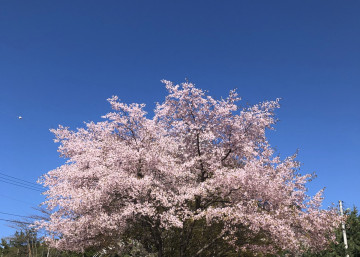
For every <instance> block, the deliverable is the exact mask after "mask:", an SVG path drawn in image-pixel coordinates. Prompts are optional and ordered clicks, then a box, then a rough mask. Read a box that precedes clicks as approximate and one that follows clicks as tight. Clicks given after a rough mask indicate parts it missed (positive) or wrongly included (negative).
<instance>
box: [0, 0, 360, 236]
mask: <svg viewBox="0 0 360 257" xmlns="http://www.w3.org/2000/svg"><path fill="white" fill-rule="evenodd" d="M359 9H360V2H359V1H346V2H343V1H331V0H323V1H320V0H319V1H1V2H0V89H1V91H0V124H1V125H0V172H2V173H5V174H8V175H11V176H15V177H18V178H21V179H24V180H28V181H33V182H34V181H36V180H37V178H38V177H39V176H41V175H42V174H44V173H46V172H47V171H49V170H51V169H54V168H56V167H57V166H59V165H61V164H62V163H63V162H64V161H63V160H62V159H60V158H59V156H58V153H57V151H56V150H57V145H56V144H54V143H53V141H52V140H53V136H52V134H51V133H50V132H49V129H50V128H55V127H57V125H58V124H63V125H66V126H70V127H71V128H76V127H80V126H82V125H83V121H90V120H93V121H100V120H101V118H100V116H101V115H103V114H105V113H107V112H108V111H109V110H110V108H109V105H108V103H107V102H106V99H107V98H109V97H110V96H112V95H118V96H119V97H120V98H121V99H122V100H123V101H124V102H127V103H130V102H143V103H146V104H147V106H148V110H149V111H150V110H151V109H152V107H153V106H154V102H157V101H162V100H163V99H164V96H165V94H166V91H165V88H164V86H163V85H162V84H161V83H160V80H161V79H167V80H171V81H174V82H182V81H184V79H185V78H188V79H189V80H190V81H192V82H194V83H195V84H196V85H197V86H198V87H200V88H202V89H205V90H209V91H210V94H211V95H213V96H214V97H217V98H220V97H221V96H226V95H227V93H228V91H229V90H230V89H233V88H238V92H239V94H240V95H241V96H242V98H243V99H244V100H243V103H253V104H254V103H257V102H259V101H264V100H273V99H275V98H278V97H280V98H282V101H281V105H282V107H281V109H280V110H278V111H277V117H278V119H279V123H278V124H277V125H276V131H274V132H270V133H269V137H270V142H271V143H272V145H273V146H274V147H275V148H276V149H277V151H278V153H279V154H280V156H281V157H286V156H288V155H291V154H293V153H294V152H295V151H296V150H297V149H298V150H299V157H298V160H299V161H300V162H301V163H303V166H302V168H301V172H302V173H311V172H313V171H316V173H317V174H318V178H317V179H316V180H315V181H313V182H311V184H309V192H310V193H314V192H316V191H317V190H319V189H321V188H323V187H326V191H325V197H326V199H325V202H324V203H325V204H324V205H325V207H326V206H328V205H330V204H331V203H332V202H334V203H336V202H337V201H338V200H339V199H342V200H344V202H345V205H346V206H347V207H352V206H353V205H356V206H360V199H359V192H360V189H358V185H359V179H360V175H359V166H358V160H359V154H360V151H359V143H360V136H359V135H360V114H359V111H360V102H359V97H360V86H359V83H360V72H359V71H360V49H359V46H360V31H359V30H360V16H359ZM19 115H21V116H23V119H22V120H19V119H18V118H17V116H19ZM0 177H1V176H0ZM0 197H1V198H0V199H1V204H0V212H8V213H13V214H20V215H29V214H32V213H34V211H33V210H32V209H31V207H32V206H36V205H38V204H39V203H40V202H41V201H42V200H43V197H42V196H41V195H39V193H38V192H36V191H31V190H28V189H25V188H22V187H16V186H13V185H10V184H6V183H3V182H0ZM0 218H1V219H12V218H14V217H12V216H8V215H4V214H0ZM11 233H13V230H12V229H10V228H8V227H7V226H6V222H4V221H0V237H2V236H7V235H10V234H11Z"/></svg>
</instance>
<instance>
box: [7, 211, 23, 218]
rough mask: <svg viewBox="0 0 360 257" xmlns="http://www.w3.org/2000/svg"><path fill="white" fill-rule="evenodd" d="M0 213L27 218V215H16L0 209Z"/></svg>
mask: <svg viewBox="0 0 360 257" xmlns="http://www.w3.org/2000/svg"><path fill="white" fill-rule="evenodd" d="M0 214H5V215H10V216H16V217H20V218H29V217H28V216H24V215H18V214H13V213H8V212H2V211H0Z"/></svg>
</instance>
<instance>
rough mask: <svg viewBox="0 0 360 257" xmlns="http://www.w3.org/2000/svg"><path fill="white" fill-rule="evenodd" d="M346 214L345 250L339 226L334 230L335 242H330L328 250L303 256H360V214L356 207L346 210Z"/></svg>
mask: <svg viewBox="0 0 360 257" xmlns="http://www.w3.org/2000/svg"><path fill="white" fill-rule="evenodd" d="M345 214H346V215H347V219H346V223H345V228H346V237H347V241H348V250H347V251H345V245H344V237H343V233H342V229H341V226H340V227H339V228H338V229H337V230H336V231H335V233H336V242H335V243H332V244H331V245H330V247H329V249H328V250H326V251H323V252H321V253H316V254H315V253H307V254H305V255H304V257H315V256H317V257H335V256H346V254H349V256H350V257H355V256H360V216H359V212H358V210H357V208H356V207H354V208H353V210H352V211H351V212H350V211H346V212H345Z"/></svg>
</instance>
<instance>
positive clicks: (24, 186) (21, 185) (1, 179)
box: [0, 178, 44, 193]
mask: <svg viewBox="0 0 360 257" xmlns="http://www.w3.org/2000/svg"><path fill="white" fill-rule="evenodd" d="M3 179H4V178H0V182H4V183H7V184H11V185H14V186H18V187H22V188H26V189H30V190H34V191H37V192H41V193H43V192H44V191H43V190H40V189H38V188H34V187H28V186H26V185H23V184H19V183H16V182H13V181H6V180H3Z"/></svg>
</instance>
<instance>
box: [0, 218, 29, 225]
mask: <svg viewBox="0 0 360 257" xmlns="http://www.w3.org/2000/svg"><path fill="white" fill-rule="evenodd" d="M0 220H2V221H7V222H12V223H19V224H26V225H31V224H32V223H30V222H24V221H18V220H7V219H0Z"/></svg>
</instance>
